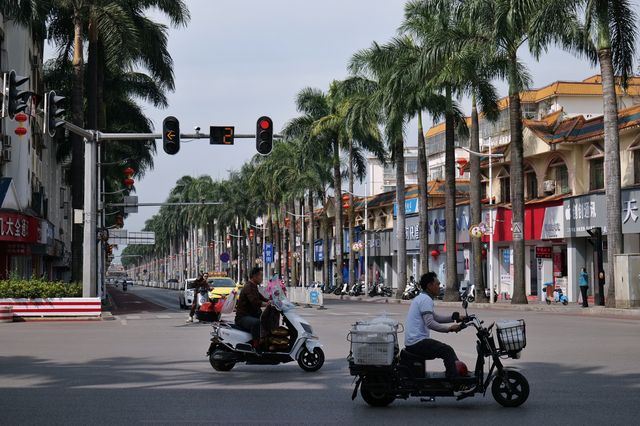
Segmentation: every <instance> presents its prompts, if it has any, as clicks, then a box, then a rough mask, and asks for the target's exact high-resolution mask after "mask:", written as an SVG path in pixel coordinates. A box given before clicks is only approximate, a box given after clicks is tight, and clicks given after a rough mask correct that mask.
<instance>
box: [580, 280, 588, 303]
mask: <svg viewBox="0 0 640 426" xmlns="http://www.w3.org/2000/svg"><path fill="white" fill-rule="evenodd" d="M588 290H589V287H587V286H586V285H585V286H582V285H581V286H580V293H581V294H582V307H584V308H588V307H589V302H588V301H587V291H588Z"/></svg>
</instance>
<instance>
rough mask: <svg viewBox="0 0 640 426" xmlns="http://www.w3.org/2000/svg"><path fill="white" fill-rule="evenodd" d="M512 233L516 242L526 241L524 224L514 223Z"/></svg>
mask: <svg viewBox="0 0 640 426" xmlns="http://www.w3.org/2000/svg"><path fill="white" fill-rule="evenodd" d="M511 233H512V234H513V240H514V241H521V240H522V239H524V235H523V233H522V222H512V224H511Z"/></svg>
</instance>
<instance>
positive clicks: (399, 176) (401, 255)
mask: <svg viewBox="0 0 640 426" xmlns="http://www.w3.org/2000/svg"><path fill="white" fill-rule="evenodd" d="M393 149H394V150H395V157H396V204H397V205H398V228H397V229H396V239H397V247H398V253H397V254H398V285H397V291H396V299H400V298H401V297H402V293H403V292H404V288H405V287H406V285H407V240H406V238H405V223H406V220H405V205H404V201H405V193H404V190H405V184H404V141H403V140H402V137H401V136H400V137H398V138H397V139H396V140H395V141H394V146H393ZM385 279H386V280H387V281H386V282H387V284H389V285H391V283H390V280H389V277H385Z"/></svg>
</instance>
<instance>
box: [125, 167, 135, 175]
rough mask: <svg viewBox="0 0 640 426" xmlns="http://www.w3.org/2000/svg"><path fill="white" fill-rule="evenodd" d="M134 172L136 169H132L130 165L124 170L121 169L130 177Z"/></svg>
mask: <svg viewBox="0 0 640 426" xmlns="http://www.w3.org/2000/svg"><path fill="white" fill-rule="evenodd" d="M135 172H136V171H135V170H133V169H132V168H131V167H127V168H126V169H124V170H123V171H122V173H124V175H125V176H127V177H131V176H133V174H134V173H135Z"/></svg>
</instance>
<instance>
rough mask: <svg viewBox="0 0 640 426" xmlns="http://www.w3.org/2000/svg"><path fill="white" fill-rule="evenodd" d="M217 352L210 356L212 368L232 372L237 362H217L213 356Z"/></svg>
mask: <svg viewBox="0 0 640 426" xmlns="http://www.w3.org/2000/svg"><path fill="white" fill-rule="evenodd" d="M216 352H217V351H213V352H211V354H210V355H209V363H210V364H211V366H212V367H213V369H214V370H216V371H231V369H232V368H233V367H235V365H236V363H235V362H223V361H215V360H214V359H213V355H214V354H215V353H216Z"/></svg>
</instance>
